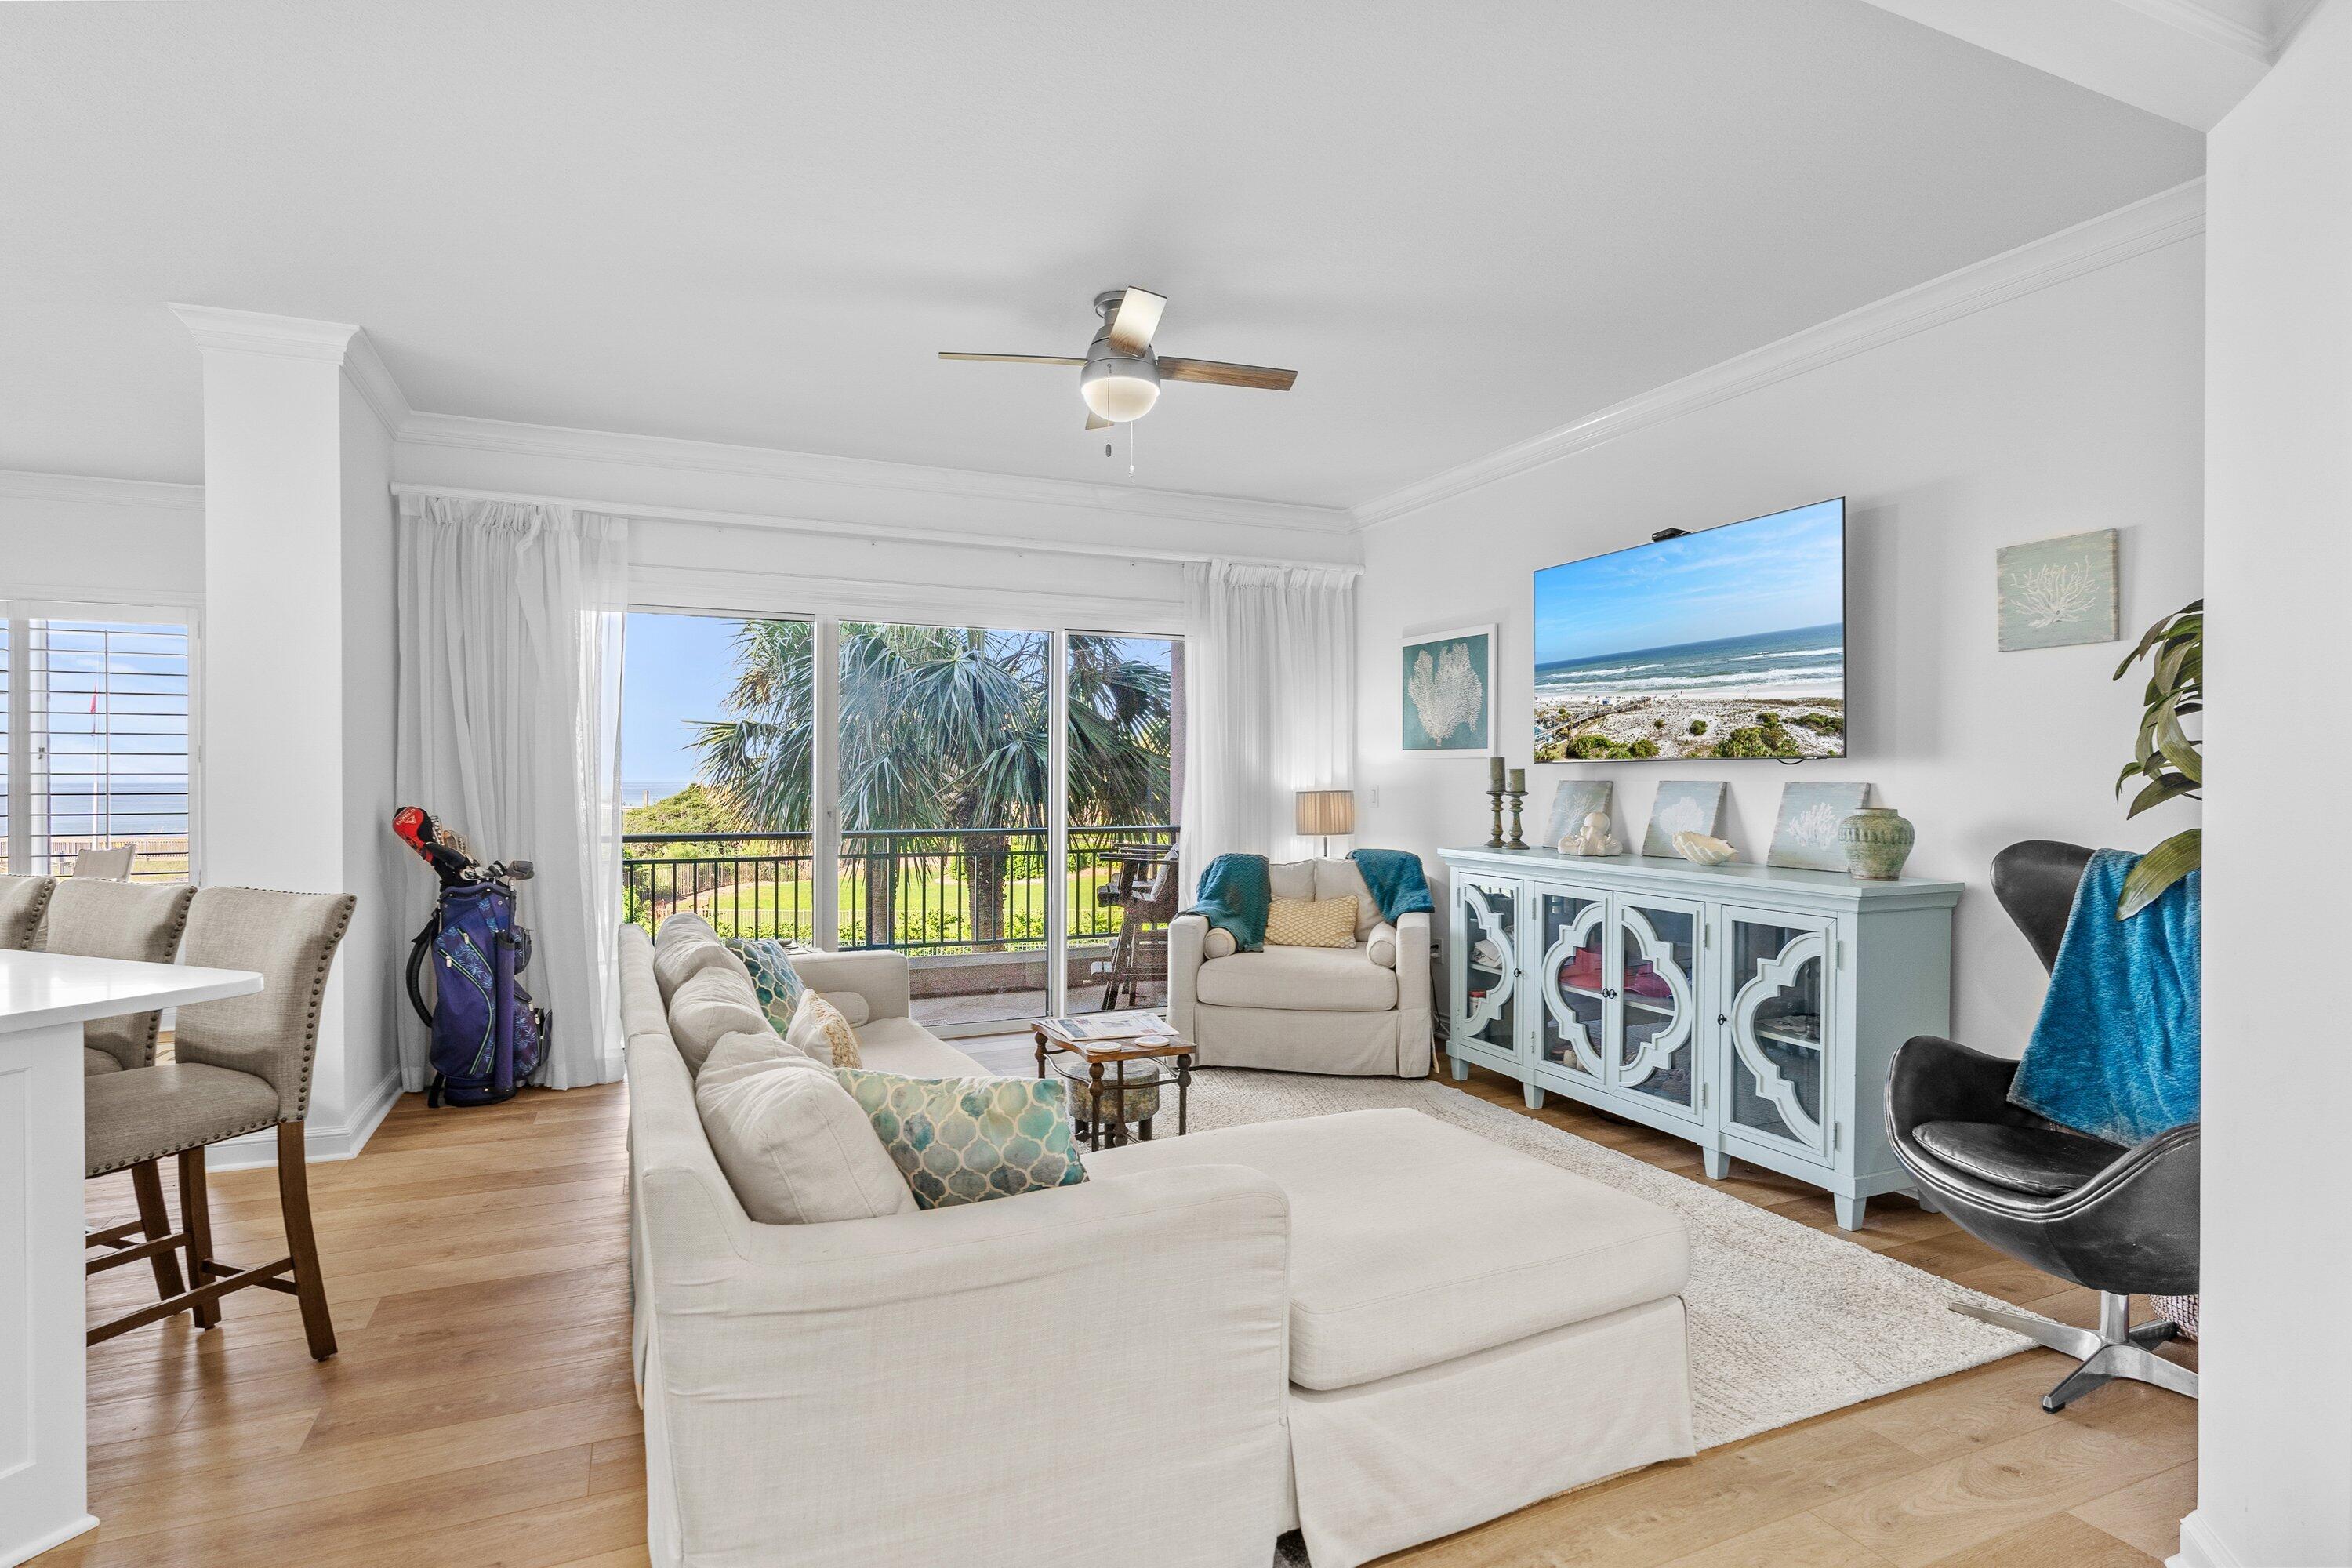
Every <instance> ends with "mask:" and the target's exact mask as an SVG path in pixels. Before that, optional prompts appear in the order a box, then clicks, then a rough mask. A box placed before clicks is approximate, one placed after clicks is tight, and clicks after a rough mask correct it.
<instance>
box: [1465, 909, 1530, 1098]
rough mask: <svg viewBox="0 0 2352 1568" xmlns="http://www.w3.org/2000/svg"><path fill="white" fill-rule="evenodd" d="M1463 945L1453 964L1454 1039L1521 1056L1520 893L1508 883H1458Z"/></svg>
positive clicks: (1501, 1053) (1508, 1054)
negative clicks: (1519, 1002)
mask: <svg viewBox="0 0 2352 1568" xmlns="http://www.w3.org/2000/svg"><path fill="white" fill-rule="evenodd" d="M1521 896H1522V895H1521V894H1520V892H1519V889H1517V887H1516V886H1515V885H1513V884H1511V883H1508V882H1485V881H1478V880H1475V879H1471V878H1468V877H1456V878H1455V879H1454V898H1455V900H1457V901H1458V903H1459V905H1460V908H1461V916H1462V919H1461V924H1460V927H1459V929H1460V931H1461V933H1462V936H1461V940H1460V942H1457V943H1456V944H1455V947H1456V949H1457V951H1456V952H1455V955H1454V984H1455V985H1456V987H1457V989H1456V991H1455V995H1456V996H1457V997H1458V998H1459V1000H1458V1001H1456V1003H1455V1004H1454V1016H1455V1019H1456V1026H1455V1031H1454V1037H1455V1038H1457V1039H1460V1040H1463V1041H1465V1042H1466V1043H1468V1044H1470V1045H1473V1046H1479V1047H1485V1048H1486V1050H1488V1051H1491V1052H1494V1053H1496V1054H1497V1055H1500V1056H1507V1057H1513V1058H1516V1057H1517V1055H1518V1054H1519V1037H1518V1022H1519V1009H1518V997H1517V995H1516V994H1515V992H1516V990H1517V984H1518V973H1519V970H1518V963H1519V956H1518V940H1519V900H1520V898H1521Z"/></svg>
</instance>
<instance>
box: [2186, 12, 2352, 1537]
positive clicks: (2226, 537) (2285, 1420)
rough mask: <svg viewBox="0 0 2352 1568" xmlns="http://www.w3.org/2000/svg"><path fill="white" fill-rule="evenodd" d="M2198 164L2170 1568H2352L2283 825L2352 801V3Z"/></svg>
mask: <svg viewBox="0 0 2352 1568" xmlns="http://www.w3.org/2000/svg"><path fill="white" fill-rule="evenodd" d="M2207 167H2208V170H2209V173H2208V175H2207V181H2208V191H2207V209H2206V260H2207V284H2206V289H2207V291H2206V323H2205V326H2206V382H2205V389H2206V391H2205V417H2206V444H2205V468H2206V472H2205V497H2206V521H2205V581H2206V605H2207V611H2208V616H2207V618H2208V623H2209V627H2210V632H2211V636H2210V638H2209V639H2208V643H2209V655H2208V658H2207V660H2206V691H2207V699H2206V700H2207V701H2208V703H2209V704H2210V711H2209V712H2208V713H2207V715H2206V724H2205V740H2206V755H2207V758H2208V759H2209V766H2208V771H2207V774H2206V783H2207V784H2208V786H2209V788H2208V790H2207V793H2206V799H2205V874H2204V875H2205V911H2206V913H2205V1051H2204V1110H2203V1116H2204V1129H2205V1131H2204V1160H2203V1170H2204V1202H2203V1208H2204V1238H2203V1243H2202V1249H2201V1258H2200V1271H2201V1278H2202V1284H2203V1287H2204V1301H2203V1307H2202V1312H2201V1317H2202V1325H2201V1326H2202V1331H2203V1342H2202V1343H2201V1344H2200V1346H2199V1351H2198V1355H2199V1365H2200V1394H2202V1395H2203V1397H2202V1399H2201V1401H2200V1405H2199V1421H2198V1445H2197V1446H2198V1458H2199V1472H2198V1487H2197V1511H2196V1512H2195V1513H2193V1514H2191V1515H2190V1516H2189V1518H2188V1519H2187V1520H2186V1521H2182V1526H2181V1532H2180V1555H2179V1557H2178V1558H2177V1559H2175V1561H2176V1562H2177V1563H2181V1564H2184V1565H2185V1568H2231V1565H2232V1564H2240V1563H2243V1564H2249V1565H2251V1564H2255V1563H2352V1342H2347V1340H2346V1339H2345V1337H2344V1335H2343V1334H2342V1333H2340V1332H2338V1331H2336V1326H2335V1316H2336V1310H2338V1308H2339V1306H2340V1304H2341V1303H2342V1302H2343V1301H2344V1300H2345V1299H2346V1296H2347V1292H2352V1246H2347V1243H2346V1240H2345V1222H2344V1213H2345V1208H2346V1199H2347V1187H2352V1184H2347V1181H2346V1177H2345V1160H2344V1154H2343V1149H2342V1143H2343V1138H2344V1113H2345V1107H2346V1105H2347V1102H2352V1053H2347V1049H2346V1047H2345V1040H2344V1017H2343V1007H2342V1003H2341V997H2340V995H2339V994H2337V992H2336V987H2335V985H2334V984H2333V977H2334V974H2335V965H2336V963H2340V962H2342V959H2343V956H2344V954H2345V953H2346V952H2347V951H2352V901H2347V900H2346V898H2345V895H2344V885H2343V883H2342V881H2341V880H2340V879H2339V878H2338V876H2337V875H2336V872H2337V868H2336V866H2335V865H2334V864H2333V860H2332V858H2331V857H2329V856H2327V855H2326V854H2325V853H2321V854H2311V853H2307V852H2302V851H2300V850H2299V849H2298V847H2297V846H2296V845H2295V843H2294V837H2291V836H2290V837H2282V835H2281V832H2280V829H2281V827H2282V826H2284V825H2285V824H2286V823H2288V822H2290V821H2292V820H2294V816H2295V813H2294V808H2293V806H2291V805H2289V803H2290V802H2299V801H2312V802H2317V803H2321V810H2322V811H2323V813H2324V814H2325V816H2324V817H2323V820H2326V821H2330V822H2332V821H2333V820H2334V819H2335V817H2336V815H2337V813H2336V803H2337V802H2339V801H2340V800H2341V799H2342V798H2343V795H2344V790H2345V781H2346V779H2347V777H2352V739H2347V732H2346V731H2345V729H2344V727H2343V725H2342V724H2340V723H2338V722H2335V721H2330V720H2327V719H2324V718H2322V717H2321V716H2320V710H2318V709H2315V707H2314V702H2315V700H2318V701H2319V703H2320V707H2321V708H2322V709H2324V708H2326V707H2328V706H2331V705H2330V704H2328V703H2327V702H2326V699H2325V697H2324V695H2323V694H2324V693H2325V692H2326V689H2327V688H2328V687H2329V686H2330V685H2331V684H2332V679H2331V671H2332V667H2333V664H2334V662H2335V658H2336V647H2337V646H2338V644H2339V643H2340V641H2341V627H2342V626H2343V624H2344V593H2345V584H2346V583H2347V581H2352V0H2325V3H2324V4H2322V5H2320V6H2319V8H2318V9H2317V10H2315V11H2314V12H2313V13H2312V14H2311V16H2310V18H2309V19H2308V20H2307V21H2306V22H2305V24H2304V27H2303V30H2302V32H2301V34H2300V35H2299V36H2298V37H2297V38H2296V39H2295V41H2294V43H2293V44H2291V45H2290V46H2289V47H2288V48H2287V50H2286V52H2285V54H2284V56H2283V57H2282V58H2280V60H2279V62H2278V63H2277V64H2276V65H2275V66H2273V67H2272V68H2271V71H2270V74H2269V75H2268V76H2267V77H2265V78H2264V79H2263V81H2262V83H2261V85H2260V86H2258V87H2256V88H2255V89H2253V91H2252V92H2251V93H2250V94H2248V95H2247V97H2246V100H2245V101H2244V102H2242V103H2241V104H2240V105H2239V106H2238V107H2237V108H2236V109H2235V110H2232V111H2231V114H2230V116H2229V117H2228V118H2227V119H2225V120H2223V121H2221V124H2220V125H2219V126H2217V127H2215V128H2214V131H2213V133H2212V137H2211V139H2210V143H2209V146H2208V153H2207ZM2297 971H2301V972H2302V973H2297Z"/></svg>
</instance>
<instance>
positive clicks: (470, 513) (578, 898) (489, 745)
mask: <svg viewBox="0 0 2352 1568" xmlns="http://www.w3.org/2000/svg"><path fill="white" fill-rule="evenodd" d="M399 560H400V566H399V579H400V580H399V586H398V595H399V616H400V727H399V734H398V741H397V752H396V755H395V759H394V769H393V772H394V782H395V784H397V785H398V789H399V795H400V802H401V804H402V805H421V806H423V807H424V808H425V810H426V811H429V812H431V813H432V814H433V815H434V816H435V817H436V818H437V819H439V820H440V821H442V822H444V823H446V824H447V825H448V826H451V827H454V828H456V829H457V831H459V832H461V833H463V834H464V835H465V836H466V837H467V840H468V841H469V842H471V843H472V845H473V846H474V848H475V850H476V851H477V852H478V853H479V854H480V855H482V856H483V857H485V858H496V859H500V860H529V861H530V862H531V863H532V864H533V866H534V867H535V868H536V871H537V875H536V876H535V877H534V878H533V879H531V880H530V881H528V882H525V883H523V884H521V886H520V895H521V919H522V921H523V923H524V924H525V925H527V926H529V927H530V929H531V932H532V935H533V937H534V938H535V939H536V945H535V947H534V950H533V954H532V957H531V963H530V971H529V972H528V973H527V974H526V975H525V976H524V981H523V984H524V985H525V986H526V988H527V989H529V990H530V993H531V994H532V997H533V998H534V999H535V1000H536V1001H537V1002H538V1003H539V1005H541V1006H543V1007H547V1008H549V1009H551V1011H552V1012H553V1014H554V1027H553V1031H552V1038H551V1041H550V1049H549V1052H548V1057H547V1062H546V1065H545V1067H544V1068H542V1069H541V1073H540V1075H539V1079H538V1081H541V1082H544V1083H546V1084H547V1085H549V1086H550V1087H551V1088H555V1089H573V1088H577V1087H579V1086H580V1085H583V1084H592V1083H607V1082H610V1081H611V1080H612V1079H616V1078H618V1077H619V1076H620V1052H619V1041H620V986H619V977H618V974H617V963H618V957H619V941H618V930H619V925H620V919H621V910H620V906H621V891H620V889H621V781H620V773H621V767H620V762H621V759H620V710H621V632H622V627H623V626H625V621H626V616H627V612H628V524H627V522H626V521H625V520H624V519H621V518H617V517H605V516H602V515H599V514H596V513H593V512H582V511H576V510H573V509H572V508H570V507H565V506H553V505H545V506H542V505H532V504H527V503H522V502H515V501H481V500H451V499H447V498H444V497H440V496H416V495H407V496H403V497H402V498H401V500H400V551H399ZM402 888H403V889H404V905H405V907H404V909H403V910H402V920H403V921H404V924H403V926H402V930H403V931H404V932H407V931H415V930H416V929H417V928H418V927H420V926H422V925H423V924H424V923H425V917H426V916H427V915H429V914H430V913H431V912H432V908H433V882H432V879H431V878H429V877H427V876H425V874H424V869H423V868H422V867H419V868H417V874H416V875H415V876H413V877H410V878H407V879H404V881H403V883H402ZM426 1046H427V1042H426V1040H425V1032H424V1030H423V1029H421V1028H418V1027H415V1026H413V1025H412V1026H409V1027H405V1028H404V1029H403V1030H402V1031H401V1051H400V1070H401V1077H402V1079H403V1081H404V1083H405V1085H406V1086H407V1087H408V1088H409V1089H422V1088H424V1087H425V1083H426V1082H427V1081H428V1080H429V1079H431V1077H432V1070H433V1069H432V1068H431V1066H430V1065H429V1063H428V1062H427V1059H426Z"/></svg>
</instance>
